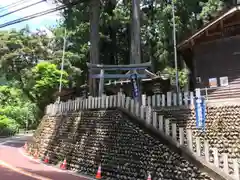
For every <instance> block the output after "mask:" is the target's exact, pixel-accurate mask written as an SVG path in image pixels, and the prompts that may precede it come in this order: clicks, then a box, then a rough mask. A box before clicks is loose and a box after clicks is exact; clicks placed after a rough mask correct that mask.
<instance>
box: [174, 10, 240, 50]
mask: <svg viewBox="0 0 240 180" xmlns="http://www.w3.org/2000/svg"><path fill="white" fill-rule="evenodd" d="M238 12H240V6H235V7H233V8H231V9H230V10H227V11H225V12H223V13H221V14H220V15H219V16H217V17H216V18H215V19H214V20H213V21H211V22H209V23H208V24H206V25H205V26H204V27H202V28H201V29H199V30H198V31H197V32H195V33H194V34H192V35H191V36H189V37H188V38H187V39H185V40H183V41H182V42H181V43H179V44H178V45H177V48H178V49H184V48H185V47H189V46H193V45H194V44H196V43H195V41H196V39H199V38H204V37H203V36H204V35H207V36H209V35H208V32H209V31H212V32H213V31H216V29H217V28H219V29H223V23H229V18H230V17H231V18H232V17H233V16H234V15H235V14H236V13H238ZM234 20H237V21H239V17H238V18H234ZM239 23H240V22H239ZM218 26H219V27H218ZM213 28H214V29H213ZM213 34H214V33H213ZM214 35H217V34H216V33H215V34H214ZM214 38H216V37H213V36H212V38H208V39H212V40H213V39H214ZM205 39H206V37H205Z"/></svg>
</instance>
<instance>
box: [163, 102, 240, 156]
mask: <svg viewBox="0 0 240 180" xmlns="http://www.w3.org/2000/svg"><path fill="white" fill-rule="evenodd" d="M158 114H161V115H164V118H173V119H172V121H174V122H176V123H177V126H178V127H187V128H188V129H192V130H193V134H194V136H197V137H200V138H201V139H208V140H209V144H210V146H211V147H216V148H218V150H219V152H220V153H223V152H225V153H228V154H229V155H230V157H237V158H239V157H240V106H234V105H231V106H222V107H221V106H218V107H217V106H209V107H207V111H206V131H205V132H202V131H200V130H198V129H197V128H196V118H195V111H194V109H189V108H183V107H182V108H177V107H176V108H168V109H167V108H164V109H161V110H159V111H158Z"/></svg>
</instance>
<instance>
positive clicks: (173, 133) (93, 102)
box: [46, 93, 240, 180]
mask: <svg viewBox="0 0 240 180" xmlns="http://www.w3.org/2000/svg"><path fill="white" fill-rule="evenodd" d="M169 97H170V96H169ZM173 97H175V96H173ZM148 99H149V98H148ZM151 102H154V101H151ZM147 104H150V103H147ZM153 105H154V104H153ZM169 105H170V101H169ZM114 107H121V108H124V109H126V110H127V111H129V112H130V113H132V114H133V115H135V116H137V117H138V118H140V119H142V120H144V121H145V122H146V125H150V126H152V127H153V128H155V129H157V130H158V131H161V132H162V133H164V134H165V135H166V136H169V137H171V138H172V140H173V141H174V142H175V143H176V145H177V146H179V145H180V146H186V147H187V148H188V149H189V150H190V151H191V152H193V154H194V155H196V156H198V157H202V158H204V159H205V161H206V162H208V163H211V164H212V165H214V166H216V167H217V168H219V169H221V170H222V171H224V172H225V173H226V174H228V175H229V176H231V177H232V178H233V179H235V180H239V178H240V176H239V164H238V159H236V158H233V159H230V158H229V156H228V154H226V153H222V154H219V153H218V152H219V151H218V149H217V148H209V142H208V140H200V138H199V137H193V136H192V135H193V132H192V130H191V129H187V128H183V127H177V125H176V123H172V122H171V121H170V119H164V117H163V116H162V115H157V113H156V112H154V111H153V108H152V107H151V106H147V105H144V103H143V104H142V105H141V104H139V103H138V102H136V101H134V100H133V99H132V98H130V97H126V96H125V95H123V94H121V93H118V94H117V95H113V96H102V97H89V98H88V99H80V98H77V99H76V100H69V101H68V102H60V103H55V104H50V105H48V106H47V108H46V115H49V116H54V115H57V114H62V113H66V112H71V111H72V112H74V111H78V110H87V109H98V108H114ZM212 157H213V159H212Z"/></svg>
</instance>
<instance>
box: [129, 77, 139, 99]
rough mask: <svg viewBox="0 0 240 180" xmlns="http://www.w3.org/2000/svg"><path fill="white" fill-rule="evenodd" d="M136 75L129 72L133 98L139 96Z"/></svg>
mask: <svg viewBox="0 0 240 180" xmlns="http://www.w3.org/2000/svg"><path fill="white" fill-rule="evenodd" d="M137 78H138V75H137V74H131V76H130V79H131V82H132V92H133V97H134V99H137V98H138V97H139V88H138V82H137Z"/></svg>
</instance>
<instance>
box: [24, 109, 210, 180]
mask: <svg viewBox="0 0 240 180" xmlns="http://www.w3.org/2000/svg"><path fill="white" fill-rule="evenodd" d="M29 147H30V148H31V152H32V153H34V152H35V150H36V149H38V150H39V151H40V153H41V156H43V155H46V154H47V153H49V155H50V161H51V162H52V163H54V164H57V163H58V162H59V161H62V160H63V159H64V158H67V162H68V169H70V170H72V171H77V172H79V173H81V174H86V175H90V176H95V174H96V171H97V168H98V165H99V164H100V163H101V165H102V175H103V179H109V180H110V179H112V180H116V179H118V180H127V179H129V180H133V179H135V180H141V179H142V180H144V179H147V173H148V172H151V173H152V178H153V179H154V180H159V179H162V180H190V179H191V180H193V179H195V180H212V178H210V177H209V176H208V175H207V174H205V173H203V172H201V171H200V170H199V169H198V167H196V166H195V165H193V164H192V163H190V162H189V161H187V160H186V159H184V158H183V157H182V156H181V155H180V154H179V153H177V152H174V151H173V150H172V149H171V148H170V147H169V146H168V145H167V144H163V141H161V139H159V138H156V137H155V136H152V135H151V134H149V133H148V132H147V131H145V130H144V129H143V128H141V127H140V126H139V125H138V124H136V123H135V122H133V121H132V120H131V119H130V118H129V117H128V116H126V115H125V114H123V113H121V112H120V111H118V110H107V111H82V112H81V113H69V114H66V115H63V116H56V117H48V116H45V117H44V119H43V121H42V123H41V125H40V126H39V128H38V130H37V131H36V133H35V136H34V139H33V142H29Z"/></svg>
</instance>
